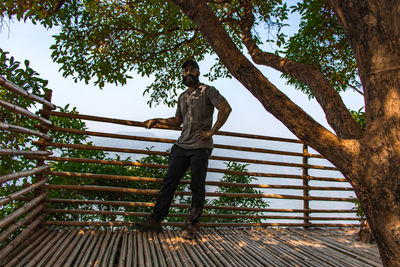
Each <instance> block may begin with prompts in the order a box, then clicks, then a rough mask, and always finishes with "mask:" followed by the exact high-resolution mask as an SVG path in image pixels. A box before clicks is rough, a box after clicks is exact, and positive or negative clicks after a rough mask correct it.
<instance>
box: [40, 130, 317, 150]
mask: <svg viewBox="0 0 400 267" xmlns="http://www.w3.org/2000/svg"><path fill="white" fill-rule="evenodd" d="M46 129H48V130H53V131H57V132H64V133H72V134H82V135H90V136H99V137H108V138H116V139H127V140H136V141H146V142H160V143H169V144H173V143H175V142H176V140H174V139H166V138H154V137H141V136H133V135H126V134H113V133H103V132H95V131H84V130H78V129H70V128H61V127H55V126H51V127H46ZM214 148H220V149H230V150H238V151H247V152H257V153H266V154H276V155H285V156H296V157H302V156H303V153H297V152H287V151H279V150H271V149H264V148H254V147H242V146H230V145H220V144H214ZM306 156H308V157H313V158H323V157H322V156H321V155H318V154H307V155H306Z"/></svg>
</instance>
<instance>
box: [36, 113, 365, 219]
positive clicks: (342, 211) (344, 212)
mask: <svg viewBox="0 0 400 267" xmlns="http://www.w3.org/2000/svg"><path fill="white" fill-rule="evenodd" d="M41 114H42V115H47V116H57V117H63V118H70V119H81V120H85V121H95V122H103V123H111V124H118V125H126V126H131V127H142V128H143V127H144V124H143V123H142V122H138V121H131V120H121V119H114V118H105V117H99V116H91V115H83V114H70V113H61V112H55V111H49V110H42V111H41ZM155 128H158V129H163V130H169V131H179V130H180V128H168V127H164V126H159V127H155ZM46 130H48V131H52V132H58V133H69V134H77V135H88V136H92V137H101V138H107V139H111V140H129V141H132V142H136V143H144V144H148V143H159V144H171V145H172V144H173V143H174V142H175V139H172V138H155V137H146V136H133V135H127V134H118V133H105V132H99V131H89V130H77V129H70V128H62V127H54V126H46ZM217 135H219V136H225V137H229V138H235V139H236V140H237V142H235V141H232V142H230V144H222V143H216V144H214V151H213V155H212V156H211V157H210V165H209V168H208V173H209V175H211V174H214V175H219V177H220V176H222V175H224V174H232V175H250V176H252V177H256V178H258V180H257V182H253V183H248V184H244V183H228V182H220V181H218V179H217V180H207V181H206V186H207V188H213V189H215V188H217V187H220V186H223V187H231V188H254V189H257V190H270V191H271V190H280V191H282V190H284V191H285V193H259V194H258V193H257V194H249V193H218V192H213V191H208V192H206V198H207V199H213V198H218V197H227V198H248V199H254V198H259V199H264V200H274V199H275V200H277V201H282V200H285V201H297V202H299V201H301V203H302V204H301V207H300V208H284V207H282V206H279V204H278V206H275V204H274V207H272V206H271V208H248V207H226V206H215V205H205V212H204V214H203V215H202V217H203V218H207V217H213V218H224V219H239V218H242V219H243V218H256V219H260V220H261V222H260V223H229V222H218V223H216V222H204V223H202V225H204V226H303V227H357V226H359V222H358V220H359V219H358V218H357V217H356V216H355V212H354V211H353V210H352V204H349V203H350V202H352V201H353V198H352V197H350V195H352V194H353V189H352V187H351V186H350V185H349V184H348V183H347V182H346V179H344V178H343V177H342V176H341V174H340V173H339V172H338V170H337V168H335V167H332V166H326V165H327V161H326V160H324V159H323V157H322V156H321V155H319V154H317V153H309V148H308V147H307V145H305V144H302V143H301V142H300V141H299V140H295V139H288V138H276V137H269V136H261V135H254V134H245V133H232V132H222V131H221V132H218V133H217ZM243 138H246V139H253V140H257V141H263V142H266V143H271V142H274V143H286V144H293V145H295V146H297V147H298V148H300V149H299V151H286V150H275V149H268V148H261V147H249V146H241V145H239V144H240V139H243ZM35 144H36V145H40V146H43V147H52V148H58V149H73V150H78V151H79V150H81V151H84V150H85V151H91V150H92V151H105V152H117V153H123V154H126V155H158V156H168V155H169V153H168V152H166V151H153V150H145V149H141V148H140V145H138V146H137V147H133V148H132V147H130V148H127V147H117V146H102V145H93V144H92V145H82V144H70V143H55V142H49V141H45V140H42V141H41V142H36V143H35ZM227 151H234V152H245V153H247V155H249V156H247V157H244V156H243V157H240V156H228V155H226V154H227ZM252 154H254V155H256V154H257V155H266V156H267V155H276V156H278V157H281V156H282V157H286V158H291V159H292V160H291V161H290V162H286V161H273V160H265V159H263V156H261V158H259V159H257V158H256V157H252V156H251V155H252ZM31 157H32V158H36V159H42V160H46V161H52V162H57V163H63V162H64V163H67V162H69V163H78V164H82V165H85V164H86V165H87V164H92V165H93V164H96V165H97V166H127V167H129V166H131V167H143V168H153V169H166V168H167V167H168V166H167V165H164V164H154V163H143V162H138V161H126V160H103V159H93V158H78V157H61V156H34V155H32V156H31ZM259 157H260V156H259ZM312 159H317V160H322V161H325V165H320V164H311V163H310V160H312ZM228 161H233V162H238V163H243V164H249V166H264V167H266V168H267V170H266V171H245V172H243V171H233V170H227V169H226V168H223V167H215V166H213V164H212V162H219V163H221V162H228ZM328 164H329V163H328ZM269 166H274V167H282V168H292V169H298V170H300V171H298V173H297V174H288V173H284V172H272V171H269V170H268V167H269ZM312 171H319V172H324V174H329V173H330V172H331V173H335V175H321V176H320V175H310V174H309V173H310V172H312ZM43 174H46V175H49V176H58V177H66V178H71V179H80V181H81V184H79V185H76V184H49V185H44V186H43V188H44V189H46V190H50V191H51V190H54V191H60V190H63V191H69V192H99V193H101V192H113V193H117V194H132V195H137V196H139V195H143V196H153V201H148V202H143V201H133V202H130V201H115V200H112V199H109V200H97V199H59V198H58V199H57V198H51V197H50V198H47V199H45V200H44V201H45V202H46V203H51V204H55V203H65V204H67V203H68V204H69V205H71V204H77V205H78V207H80V206H85V205H97V206H96V207H100V206H103V207H104V206H109V207H127V208H142V209H143V208H144V209H146V211H136V212H132V211H115V210H113V211H106V210H87V209H82V208H77V209H60V208H49V209H46V212H48V213H49V214H58V215H61V214H64V215H65V214H68V215H81V216H83V215H99V216H100V215H104V216H114V217H118V218H122V217H125V218H127V217H129V218H132V219H130V220H124V221H91V222H89V221H70V220H68V221H60V220H47V221H45V222H44V224H47V225H65V226H67V225H69V226H127V227H130V226H132V225H133V222H134V220H135V218H141V217H146V216H148V215H150V212H151V209H152V207H153V206H154V199H155V198H154V196H155V195H156V194H157V192H158V189H143V188H132V187H129V188H128V187H123V186H106V185H89V184H85V182H84V181H86V180H87V181H89V180H96V181H100V180H103V181H104V180H109V181H114V182H116V181H134V182H138V183H143V184H160V183H161V182H162V177H140V176H127V175H118V174H106V173H105V174H98V173H96V174H95V173H82V172H69V171H62V170H61V171H44V172H43ZM265 180H269V181H268V182H263V181H265ZM275 180H276V181H280V182H281V183H282V181H284V183H285V184H279V183H278V184H275V183H274V181H275ZM285 181H287V182H285ZM299 181H300V182H301V183H302V184H301V183H300V184H299ZM313 182H314V183H321V182H328V183H334V184H335V185H313V184H312V183H313ZM180 184H182V185H185V184H186V185H187V184H190V180H185V179H183V180H181V181H180ZM337 184H340V186H337ZM291 191H296V193H294V194H292V193H291ZM314 192H320V193H321V192H322V195H318V194H314ZM346 192H348V193H346ZM337 193H342V194H343V193H345V194H347V196H343V197H337V196H335V195H337ZM329 194H332V196H330V195H329ZM175 195H177V196H190V195H191V192H190V191H189V190H186V191H177V192H176V193H175ZM315 202H319V203H323V204H324V203H326V204H327V205H329V206H331V205H332V204H335V203H336V204H337V203H341V202H343V203H348V205H347V207H348V208H336V209H334V208H329V209H322V208H312V205H310V203H311V204H313V203H315ZM329 203H332V204H329ZM297 205H299V203H297ZM171 206H172V207H173V208H180V209H188V208H189V207H190V205H189V204H182V203H173V204H172V205H171ZM314 206H315V205H314ZM213 210H214V211H215V210H228V211H232V212H233V213H234V214H215V213H208V212H210V211H213ZM250 211H252V212H257V213H258V215H243V214H241V212H250ZM235 213H236V214H235ZM315 214H328V215H329V214H335V217H332V215H330V216H318V215H317V216H316V215H315ZM169 217H178V218H179V217H185V214H184V212H183V213H171V214H170V215H169ZM164 225H167V226H182V225H183V223H182V222H171V221H168V222H165V223H164Z"/></svg>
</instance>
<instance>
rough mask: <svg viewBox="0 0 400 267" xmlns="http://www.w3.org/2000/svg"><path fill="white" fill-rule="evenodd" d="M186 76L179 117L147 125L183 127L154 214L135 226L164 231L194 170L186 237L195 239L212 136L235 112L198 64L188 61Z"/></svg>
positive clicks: (140, 228)
mask: <svg viewBox="0 0 400 267" xmlns="http://www.w3.org/2000/svg"><path fill="white" fill-rule="evenodd" d="M182 75H183V84H184V85H186V86H187V87H188V89H187V90H186V91H185V92H183V93H182V94H181V95H180V96H179V98H178V107H177V109H176V114H175V117H171V118H168V119H160V118H157V119H151V120H147V121H145V122H144V124H145V127H146V128H148V129H150V128H152V127H153V126H154V125H156V124H159V125H166V126H172V127H176V126H180V125H182V133H181V136H180V137H179V139H178V140H177V141H176V143H175V144H174V145H173V146H172V149H171V153H170V156H169V160H168V171H167V174H166V176H165V177H164V179H163V184H162V187H161V189H160V191H159V193H158V195H157V201H156V204H155V207H154V211H153V213H152V215H151V216H150V218H149V219H147V220H146V221H143V222H140V223H135V228H136V229H138V230H155V231H162V227H161V221H162V220H163V219H164V218H165V217H166V216H167V215H168V211H169V208H170V205H171V202H172V199H173V197H174V193H175V190H176V188H177V186H178V183H179V181H180V179H181V178H182V177H183V175H184V174H185V172H186V171H187V170H188V169H189V167H190V170H191V175H192V181H191V183H190V190H191V191H192V205H191V208H190V210H189V213H188V215H187V218H186V222H185V230H184V231H183V233H182V237H184V238H187V239H193V238H194V237H195V236H196V234H197V224H198V220H199V217H200V215H201V212H202V210H203V205H204V199H205V180H206V173H207V166H208V158H209V156H210V155H211V151H212V148H213V141H212V136H213V135H214V134H215V133H216V132H217V131H218V130H219V129H220V128H221V126H222V125H223V124H224V123H225V122H226V120H227V119H228V116H229V114H230V112H231V111H232V109H231V107H230V106H229V104H228V102H227V101H226V100H225V98H224V97H223V96H222V95H221V94H220V93H219V92H218V91H217V90H216V89H215V88H214V87H211V86H208V85H205V84H202V83H200V82H199V75H200V71H199V65H198V64H197V62H196V61H194V60H187V61H185V62H184V63H183V65H182ZM214 107H215V108H217V110H218V117H217V121H216V122H215V124H214V125H212V120H213V113H214Z"/></svg>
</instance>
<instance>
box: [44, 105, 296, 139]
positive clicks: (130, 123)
mask: <svg viewBox="0 0 400 267" xmlns="http://www.w3.org/2000/svg"><path fill="white" fill-rule="evenodd" d="M40 112H41V113H42V114H46V115H52V116H58V117H64V118H75V119H82V120H90V121H98V122H108V123H114V124H121V125H128V126H135V127H144V123H143V122H139V121H132V120H121V119H113V118H105V117H99V116H92V115H83V114H71V113H63V112H56V111H44V110H41V111H40ZM153 128H158V129H165V130H179V131H180V130H181V127H169V126H163V125H155V126H153ZM216 135H224V136H232V137H243V138H251V139H260V140H267V141H278V142H288V143H297V144H302V142H301V141H300V140H297V139H291V138H282V137H271V136H264V135H255V134H247V133H235V132H225V131H218V132H217V133H216Z"/></svg>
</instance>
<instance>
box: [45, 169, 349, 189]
mask: <svg viewBox="0 0 400 267" xmlns="http://www.w3.org/2000/svg"><path fill="white" fill-rule="evenodd" d="M43 174H45V175H55V176H62V177H75V178H88V179H92V178H94V179H108V180H125V181H138V182H153V183H161V182H162V179H161V178H149V177H138V176H124V175H111V174H92V173H76V172H58V171H46V172H43ZM179 183H180V184H190V183H191V181H190V180H180V181H179ZM206 185H209V186H226V187H241V188H244V187H246V188H268V189H296V190H303V189H309V190H329V191H353V188H351V187H322V186H320V187H318V186H301V185H269V184H246V183H228V182H216V181H206Z"/></svg>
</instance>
